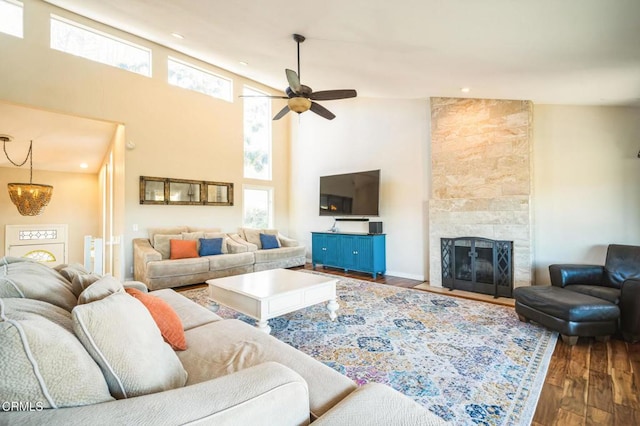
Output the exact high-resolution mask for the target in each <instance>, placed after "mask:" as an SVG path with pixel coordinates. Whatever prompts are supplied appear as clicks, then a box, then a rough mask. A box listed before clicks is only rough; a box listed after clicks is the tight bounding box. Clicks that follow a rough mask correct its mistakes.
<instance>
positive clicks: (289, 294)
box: [207, 269, 339, 333]
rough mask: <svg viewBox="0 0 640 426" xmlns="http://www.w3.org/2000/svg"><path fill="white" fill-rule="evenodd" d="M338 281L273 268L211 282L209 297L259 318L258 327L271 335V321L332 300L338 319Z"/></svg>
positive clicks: (331, 307)
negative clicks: (268, 321) (269, 321)
mask: <svg viewBox="0 0 640 426" xmlns="http://www.w3.org/2000/svg"><path fill="white" fill-rule="evenodd" d="M337 282H338V280H337V279H334V278H327V277H325V276H322V275H314V274H309V273H305V272H297V271H291V270H289V269H272V270H268V271H260V272H253V273H249V274H243V275H234V276H231V277H224V278H216V279H212V280H208V281H207V284H209V297H210V298H211V300H213V301H214V302H215V303H219V304H221V305H224V306H227V307H229V308H231V309H234V310H236V311H238V312H241V313H243V314H245V315H248V316H250V317H251V318H255V319H256V326H257V327H258V328H259V329H260V330H262V331H264V332H265V333H270V332H271V327H269V325H268V323H267V320H269V319H271V318H275V317H279V316H281V315H284V314H288V313H289V312H293V311H297V310H298V309H302V308H306V307H307V306H311V305H315V304H317V303H322V302H326V301H329V303H328V304H327V309H328V310H329V317H330V318H331V320H335V319H336V318H337V314H336V311H337V310H338V307H339V305H338V302H337V300H336V283H337Z"/></svg>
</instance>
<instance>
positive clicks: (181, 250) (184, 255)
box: [169, 240, 198, 260]
mask: <svg viewBox="0 0 640 426" xmlns="http://www.w3.org/2000/svg"><path fill="white" fill-rule="evenodd" d="M169 245H170V246H171V250H170V259H172V260H173V259H191V258H193V257H198V248H197V242H196V241H195V240H170V241H169Z"/></svg>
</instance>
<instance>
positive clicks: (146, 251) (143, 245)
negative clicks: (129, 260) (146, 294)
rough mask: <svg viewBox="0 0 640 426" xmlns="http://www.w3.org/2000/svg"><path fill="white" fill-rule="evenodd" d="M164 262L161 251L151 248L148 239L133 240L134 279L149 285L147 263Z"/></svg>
mask: <svg viewBox="0 0 640 426" xmlns="http://www.w3.org/2000/svg"><path fill="white" fill-rule="evenodd" d="M158 260H162V255H161V254H160V252H159V251H157V250H156V249H154V248H153V247H151V243H150V242H149V240H148V239H147V238H134V239H133V278H134V279H135V280H137V281H142V282H143V283H145V284H146V283H147V280H146V278H147V263H149V262H153V261H158Z"/></svg>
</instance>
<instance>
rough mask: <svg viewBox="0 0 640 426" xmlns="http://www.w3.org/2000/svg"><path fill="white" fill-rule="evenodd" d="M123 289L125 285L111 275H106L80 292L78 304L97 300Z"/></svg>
mask: <svg viewBox="0 0 640 426" xmlns="http://www.w3.org/2000/svg"><path fill="white" fill-rule="evenodd" d="M123 291H124V287H123V285H122V283H121V282H120V281H118V280H117V279H115V278H114V277H112V276H111V275H105V276H104V277H102V278H100V279H99V280H98V281H96V282H94V283H93V284H91V285H90V286H89V287H87V288H86V289H84V290H83V291H82V293H80V296H78V305H83V304H85V303H91V302H95V301H96V300H100V299H104V298H105V297H107V296H109V295H111V294H113V293H118V292H123Z"/></svg>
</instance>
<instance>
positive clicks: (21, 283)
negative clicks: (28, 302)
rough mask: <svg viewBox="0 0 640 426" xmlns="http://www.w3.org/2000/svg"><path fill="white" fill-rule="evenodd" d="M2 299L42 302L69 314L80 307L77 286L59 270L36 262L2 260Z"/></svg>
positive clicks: (0, 267) (0, 278)
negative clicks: (75, 288)
mask: <svg viewBox="0 0 640 426" xmlns="http://www.w3.org/2000/svg"><path fill="white" fill-rule="evenodd" d="M0 297H19V298H26V299H36V300H42V301H44V302H49V303H51V304H52V305H56V306H59V307H61V308H63V309H65V310H67V311H69V312H71V309H73V307H74V306H75V305H76V301H77V298H76V295H75V294H73V287H72V285H71V283H70V282H69V281H67V280H66V279H65V278H64V277H63V276H62V275H61V274H60V273H59V272H58V271H55V270H54V269H51V268H49V267H48V266H46V265H42V264H40V263H38V262H35V261H9V258H2V259H1V260H0Z"/></svg>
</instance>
